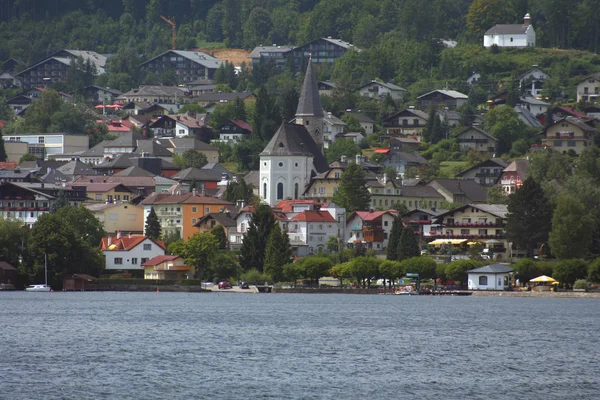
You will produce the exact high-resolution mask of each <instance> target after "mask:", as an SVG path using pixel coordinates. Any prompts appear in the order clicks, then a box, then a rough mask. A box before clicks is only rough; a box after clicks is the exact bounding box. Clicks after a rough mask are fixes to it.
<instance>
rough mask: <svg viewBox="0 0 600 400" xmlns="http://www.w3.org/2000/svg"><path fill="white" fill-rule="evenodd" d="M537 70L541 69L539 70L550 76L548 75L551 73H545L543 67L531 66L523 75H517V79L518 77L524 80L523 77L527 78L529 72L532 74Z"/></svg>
mask: <svg viewBox="0 0 600 400" xmlns="http://www.w3.org/2000/svg"><path fill="white" fill-rule="evenodd" d="M535 71H539V72H541V73H542V74H544V75H545V76H548V77H549V76H550V75H548V74H547V73H545V72H544V71H542V69H541V68H539V67H531V68H529V69H528V70H527V71H525V72H523V73H522V74H521V75H519V76H518V77H517V79H518V80H522V79H523V78H525V77H526V76H527V75H529V74H531V73H533V72H535Z"/></svg>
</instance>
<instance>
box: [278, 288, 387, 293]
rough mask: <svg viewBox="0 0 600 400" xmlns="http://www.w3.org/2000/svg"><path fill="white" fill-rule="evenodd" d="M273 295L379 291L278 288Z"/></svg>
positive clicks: (372, 291)
mask: <svg viewBox="0 0 600 400" xmlns="http://www.w3.org/2000/svg"><path fill="white" fill-rule="evenodd" d="M272 293H311V294H378V293H379V290H378V289H341V288H340V289H336V288H315V289H310V288H285V289H283V288H276V287H274V288H273V290H272Z"/></svg>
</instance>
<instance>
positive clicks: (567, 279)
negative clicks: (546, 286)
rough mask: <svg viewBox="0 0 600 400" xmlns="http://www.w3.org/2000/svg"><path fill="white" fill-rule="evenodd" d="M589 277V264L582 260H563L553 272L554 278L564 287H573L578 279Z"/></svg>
mask: <svg viewBox="0 0 600 400" xmlns="http://www.w3.org/2000/svg"><path fill="white" fill-rule="evenodd" d="M587 276H588V266H587V263H586V262H585V261H584V260H582V259H568V260H561V261H559V262H558V263H557V264H556V265H555V266H554V270H553V271H552V277H553V278H554V279H556V280H557V281H559V282H560V283H561V284H563V285H568V286H573V283H575V281H576V280H577V279H585V278H587Z"/></svg>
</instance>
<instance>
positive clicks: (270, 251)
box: [264, 224, 292, 282]
mask: <svg viewBox="0 0 600 400" xmlns="http://www.w3.org/2000/svg"><path fill="white" fill-rule="evenodd" d="M291 258H292V248H291V246H290V238H289V236H288V234H287V232H283V231H282V230H281V228H280V227H279V224H275V225H274V226H273V229H271V233H270V234H269V238H268V240H267V247H266V249H265V264H264V272H265V274H267V275H269V276H270V277H271V278H272V279H273V282H280V281H281V280H282V279H283V266H284V265H286V264H288V263H289V262H290V260H291Z"/></svg>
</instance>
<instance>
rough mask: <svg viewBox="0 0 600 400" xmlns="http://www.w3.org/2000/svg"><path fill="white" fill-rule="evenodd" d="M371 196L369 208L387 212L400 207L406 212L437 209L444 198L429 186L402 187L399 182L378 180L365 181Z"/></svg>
mask: <svg viewBox="0 0 600 400" xmlns="http://www.w3.org/2000/svg"><path fill="white" fill-rule="evenodd" d="M366 186H367V190H368V191H369V193H370V194H371V208H373V209H378V210H382V209H383V210H389V209H394V208H396V207H400V206H401V205H402V206H404V207H406V208H407V209H408V210H413V209H415V208H423V209H426V208H428V209H433V210H435V209H437V208H438V207H439V205H440V204H441V203H442V201H444V196H442V195H441V194H440V193H438V192H437V191H436V190H435V189H433V188H431V187H429V186H419V185H417V186H403V185H402V182H401V181H400V180H392V179H384V178H379V179H378V180H375V181H367V183H366Z"/></svg>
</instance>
